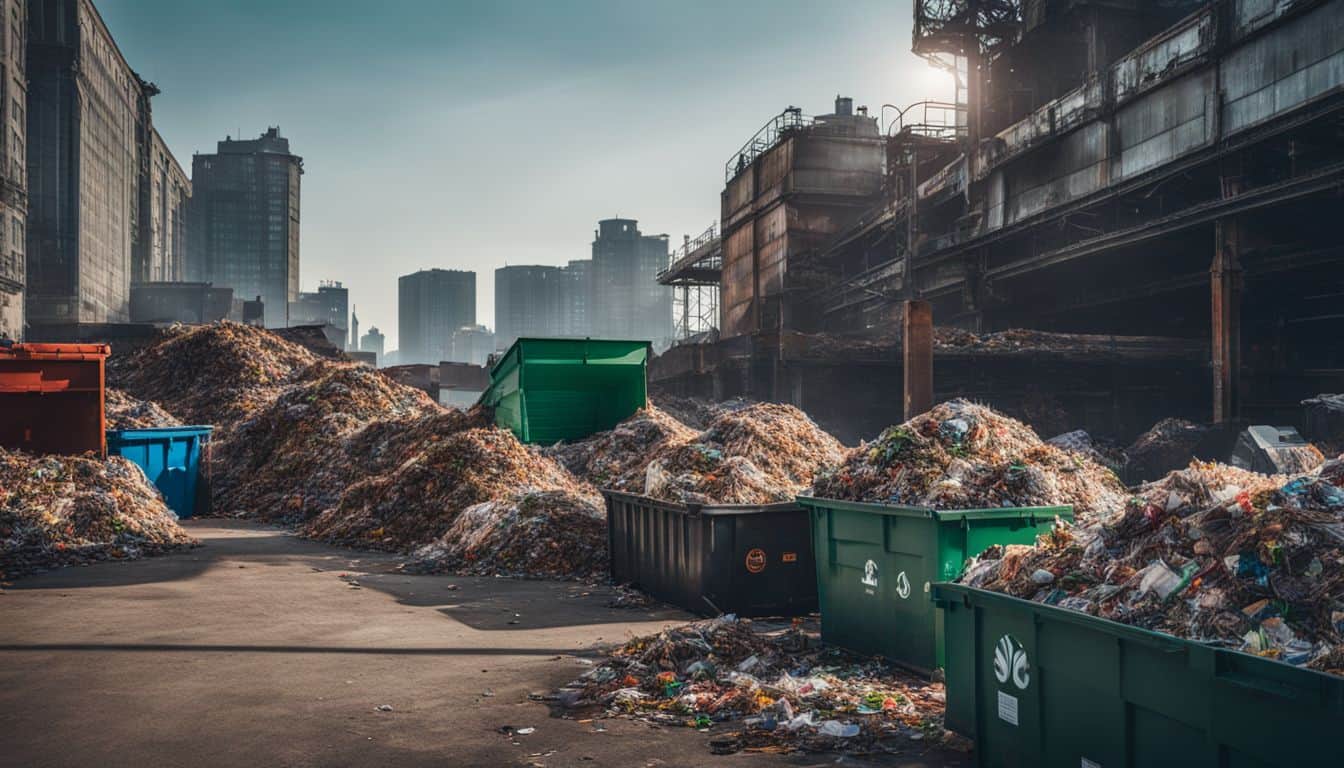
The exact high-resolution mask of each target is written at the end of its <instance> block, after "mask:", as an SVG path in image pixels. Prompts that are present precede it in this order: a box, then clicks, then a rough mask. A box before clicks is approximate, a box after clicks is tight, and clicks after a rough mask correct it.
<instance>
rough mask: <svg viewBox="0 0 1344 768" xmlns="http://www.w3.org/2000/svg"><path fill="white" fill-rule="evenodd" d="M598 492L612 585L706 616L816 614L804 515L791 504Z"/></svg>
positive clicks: (815, 599) (801, 510)
mask: <svg viewBox="0 0 1344 768" xmlns="http://www.w3.org/2000/svg"><path fill="white" fill-rule="evenodd" d="M602 495H603V496H604V497H605V498H606V500H607V543H608V549H609V551H610V553H611V579H612V581H614V582H616V583H618V584H631V585H633V586H635V587H638V588H639V589H641V590H643V591H644V592H647V593H649V594H650V595H653V596H654V597H656V598H658V599H659V600H662V601H664V602H667V603H672V604H673V605H677V606H680V607H682V608H685V609H686V610H688V611H691V612H692V613H699V614H701V615H707V616H714V615H717V614H719V613H736V614H737V615H739V616H799V615H802V614H806V613H811V612H812V611H815V610H816V609H817V580H816V570H815V569H814V568H813V565H812V542H811V534H810V532H809V527H808V519H807V512H805V511H804V510H803V509H802V508H800V507H799V506H798V505H797V504H794V503H792V502H788V503H783V504H761V505H755V506H751V505H745V504H720V505H700V504H679V503H676V502H672V501H663V500H661V499H654V498H650V497H648V496H637V495H634V494H630V493H620V492H618V491H612V490H603V491H602Z"/></svg>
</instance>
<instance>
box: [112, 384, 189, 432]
mask: <svg viewBox="0 0 1344 768" xmlns="http://www.w3.org/2000/svg"><path fill="white" fill-rule="evenodd" d="M103 410H104V412H105V413H106V418H107V428H108V429H155V428H161V427H180V426H182V422H180V421H178V420H177V417H176V416H174V415H172V414H171V413H169V412H167V411H165V410H164V409H163V407H162V406H160V405H159V404H158V403H155V402H153V401H150V400H139V399H137V398H134V397H131V396H130V395H128V394H126V393H125V392H122V391H121V390H119V389H114V388H112V387H108V388H106V389H105V390H104V391H103Z"/></svg>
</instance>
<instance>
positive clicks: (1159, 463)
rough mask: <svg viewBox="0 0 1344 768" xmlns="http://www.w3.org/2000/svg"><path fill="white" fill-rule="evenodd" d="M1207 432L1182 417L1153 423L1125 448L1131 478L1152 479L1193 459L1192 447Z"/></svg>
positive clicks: (1194, 446) (1205, 429)
mask: <svg viewBox="0 0 1344 768" xmlns="http://www.w3.org/2000/svg"><path fill="white" fill-rule="evenodd" d="M1209 431H1210V430H1209V427H1207V426H1204V425H1202V424H1196V423H1194V422H1193V421H1187V420H1185V419H1174V418H1167V419H1162V420H1161V421H1159V422H1157V423H1156V424H1154V425H1153V426H1152V428H1151V429H1149V430H1148V431H1147V432H1144V433H1143V434H1141V435H1139V436H1138V437H1137V438H1135V439H1134V442H1133V443H1131V444H1130V446H1129V447H1128V448H1126V449H1125V456H1126V457H1127V458H1128V459H1129V463H1128V471H1129V472H1130V474H1131V475H1132V478H1133V481H1134V482H1138V481H1140V480H1154V479H1157V478H1159V477H1162V476H1163V475H1165V474H1166V473H1167V472H1170V471H1172V470H1174V469H1180V468H1181V467H1184V466H1185V465H1186V464H1188V463H1190V460H1191V459H1193V458H1195V453H1196V449H1197V448H1198V447H1199V444H1200V443H1202V442H1203V441H1204V439H1205V438H1206V437H1207V436H1208V434H1209ZM1205 458H1211V457H1207V456H1206V457H1205Z"/></svg>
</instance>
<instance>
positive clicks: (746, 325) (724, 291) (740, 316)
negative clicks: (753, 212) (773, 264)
mask: <svg viewBox="0 0 1344 768" xmlns="http://www.w3.org/2000/svg"><path fill="white" fill-rule="evenodd" d="M754 232H755V227H754V226H750V225H748V226H744V227H740V228H738V229H737V230H735V231H734V232H732V233H731V234H729V235H728V237H727V239H725V240H724V243H723V277H722V278H721V282H720V289H719V306H720V312H721V313H722V325H721V326H720V331H721V333H722V335H723V336H724V338H728V337H731V336H741V335H743V334H747V333H751V332H752V331H753V330H755V313H754V310H753V309H752V296H753V289H752V281H753V277H754V274H755V272H754V268H753V261H752V259H753V253H752V246H753V234H754Z"/></svg>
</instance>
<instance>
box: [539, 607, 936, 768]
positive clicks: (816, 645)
mask: <svg viewBox="0 0 1344 768" xmlns="http://www.w3.org/2000/svg"><path fill="white" fill-rule="evenodd" d="M556 698H557V699H558V700H559V701H560V702H561V703H562V704H564V705H566V706H569V707H582V706H591V705H598V706H601V707H602V708H603V711H604V713H605V714H606V715H607V716H612V717H627V718H632V719H636V720H640V721H644V722H650V723H658V724H665V725H682V726H687V727H693V728H701V729H704V728H710V729H713V728H715V727H718V726H720V725H722V724H725V723H727V724H731V726H732V727H734V728H738V727H740V728H741V729H742V730H740V731H735V732H729V733H725V734H723V735H720V736H717V737H716V738H714V740H713V741H712V742H711V744H712V746H713V747H714V749H715V751H718V752H733V751H737V750H739V749H743V748H762V747H764V748H769V747H774V748H775V750H774V751H793V750H809V751H852V752H884V751H893V752H894V751H908V750H909V749H910V747H911V742H912V741H915V742H921V741H922V742H924V743H926V744H929V745H930V746H932V745H933V744H934V743H937V742H940V741H942V740H943V739H944V737H945V736H948V737H950V734H946V732H945V731H944V730H943V710H944V704H945V697H944V692H943V686H942V684H940V683H930V682H926V681H924V680H921V679H918V678H916V677H914V676H912V675H910V674H908V673H905V672H902V671H900V670H898V669H896V668H895V667H892V666H889V665H887V664H885V663H884V662H882V661H881V660H879V659H873V658H865V657H859V656H854V655H852V654H849V653H847V652H845V651H842V650H840V649H837V648H833V647H826V648H822V647H821V643H820V642H819V640H818V638H817V636H816V635H815V634H814V633H812V632H810V631H804V629H803V627H802V625H801V622H799V621H795V622H793V623H792V624H786V625H772V624H766V623H764V622H757V623H753V622H751V621H748V620H745V619H738V618H737V617H735V616H733V615H731V614H730V615H727V616H722V617H719V618H716V619H710V620H707V621H698V622H694V623H691V624H685V625H682V626H678V627H673V628H671V629H666V630H664V631H662V632H660V633H658V634H656V635H649V636H645V637H638V638H635V639H632V640H630V641H629V642H627V643H626V644H625V645H623V646H621V647H619V648H616V649H615V650H613V651H612V652H611V653H610V654H609V655H607V656H606V657H605V658H603V659H602V660H601V661H600V663H598V664H597V665H595V666H594V667H593V668H592V669H590V670H588V671H587V672H586V673H584V674H583V675H582V676H581V677H580V678H579V679H577V680H575V681H574V682H572V683H571V684H570V685H569V686H568V687H566V688H563V689H561V690H560V691H559V693H558V695H557V697H556ZM711 732H714V733H717V732H715V731H711Z"/></svg>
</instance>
